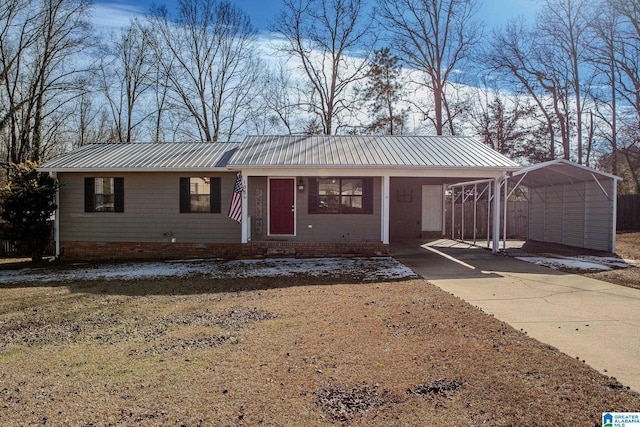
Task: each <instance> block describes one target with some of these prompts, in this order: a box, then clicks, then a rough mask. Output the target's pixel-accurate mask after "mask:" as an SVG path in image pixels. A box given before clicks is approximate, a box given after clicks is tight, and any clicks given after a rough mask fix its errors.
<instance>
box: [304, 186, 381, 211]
mask: <svg viewBox="0 0 640 427" xmlns="http://www.w3.org/2000/svg"><path fill="white" fill-rule="evenodd" d="M309 213H310V214H371V213H373V180H372V179H371V178H319V179H315V180H314V179H311V180H310V188H309Z"/></svg>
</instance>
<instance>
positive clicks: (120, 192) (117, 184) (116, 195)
mask: <svg viewBox="0 0 640 427" xmlns="http://www.w3.org/2000/svg"><path fill="white" fill-rule="evenodd" d="M113 210H114V211H115V212H124V178H122V177H120V178H113Z"/></svg>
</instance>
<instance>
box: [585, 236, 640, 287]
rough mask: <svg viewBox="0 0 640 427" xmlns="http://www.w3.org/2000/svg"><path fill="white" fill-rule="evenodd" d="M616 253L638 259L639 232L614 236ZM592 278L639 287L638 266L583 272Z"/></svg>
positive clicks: (639, 254) (639, 269) (639, 267)
mask: <svg viewBox="0 0 640 427" xmlns="http://www.w3.org/2000/svg"><path fill="white" fill-rule="evenodd" d="M616 254H617V255H618V256H619V257H622V258H625V259H630V260H636V261H640V233H619V234H618V235H617V236H616ZM584 275H585V276H588V277H593V278H594V279H598V280H604V281H605V282H610V283H615V284H618V285H623V286H627V287H630V288H635V289H640V266H633V267H629V268H625V269H622V270H611V271H602V272H599V273H586V274H584Z"/></svg>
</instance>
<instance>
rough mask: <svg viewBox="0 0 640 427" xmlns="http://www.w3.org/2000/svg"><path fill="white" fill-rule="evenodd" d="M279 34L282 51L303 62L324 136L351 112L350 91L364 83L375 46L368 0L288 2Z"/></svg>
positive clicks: (310, 104) (310, 103) (312, 105)
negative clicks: (360, 82) (365, 3)
mask: <svg viewBox="0 0 640 427" xmlns="http://www.w3.org/2000/svg"><path fill="white" fill-rule="evenodd" d="M284 5H285V10H284V12H282V14H280V15H279V17H278V18H277V19H276V21H275V24H274V25H273V31H275V32H277V33H279V34H280V35H282V36H283V38H284V45H283V47H282V49H281V50H282V51H283V52H285V53H287V54H288V55H290V56H291V57H294V58H296V59H298V60H299V61H300V67H301V68H302V70H303V72H304V74H305V76H306V77H307V79H308V81H309V84H310V85H311V92H312V93H311V96H310V99H309V101H308V107H309V109H310V111H311V112H312V113H313V114H315V115H316V116H317V117H318V118H319V119H320V122H321V125H322V130H323V133H325V134H327V135H329V134H331V133H334V132H335V131H336V129H337V127H338V125H337V124H336V123H335V120H336V119H337V120H339V118H340V116H341V114H342V113H343V112H345V111H346V110H348V109H349V108H350V105H349V104H350V102H349V100H348V99H349V95H348V90H349V88H350V87H351V85H352V84H353V83H354V82H356V81H358V80H360V79H362V78H363V76H364V68H365V66H366V61H367V58H368V57H369V54H370V51H371V49H372V46H373V44H374V41H373V40H371V39H370V37H371V26H372V18H371V17H370V15H368V14H366V12H365V11H364V10H363V7H364V3H363V1H362V0H284Z"/></svg>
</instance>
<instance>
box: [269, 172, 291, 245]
mask: <svg viewBox="0 0 640 427" xmlns="http://www.w3.org/2000/svg"><path fill="white" fill-rule="evenodd" d="M294 196H295V180H294V179H291V178H274V179H270V180H269V234H271V235H274V234H285V235H293V234H294V229H295V226H294V224H295V200H294Z"/></svg>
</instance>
